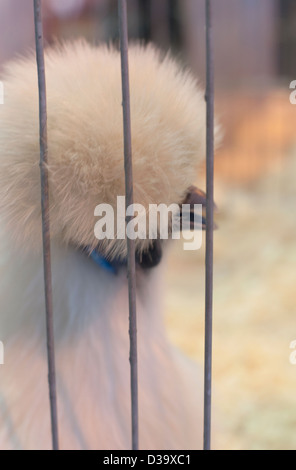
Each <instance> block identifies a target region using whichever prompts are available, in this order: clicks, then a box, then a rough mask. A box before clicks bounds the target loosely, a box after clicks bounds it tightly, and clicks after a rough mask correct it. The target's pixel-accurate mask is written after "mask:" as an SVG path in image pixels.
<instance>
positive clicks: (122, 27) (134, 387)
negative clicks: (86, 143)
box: [118, 0, 139, 450]
mask: <svg viewBox="0 0 296 470" xmlns="http://www.w3.org/2000/svg"><path fill="white" fill-rule="evenodd" d="M118 13H119V37H120V52H121V78H122V107H123V130H124V171H125V193H126V208H127V207H128V206H130V205H132V204H133V171H132V144H131V115H130V92H129V69H128V25H127V7H126V0H118ZM131 219H132V217H126V224H128V222H129V221H130V220H131ZM127 275H128V296H129V335H130V370H131V377H130V379H131V420H132V449H133V450H138V448H139V426H138V355H137V313H136V257H135V241H134V240H132V239H130V238H129V237H127Z"/></svg>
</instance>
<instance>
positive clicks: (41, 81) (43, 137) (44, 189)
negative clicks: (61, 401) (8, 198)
mask: <svg viewBox="0 0 296 470" xmlns="http://www.w3.org/2000/svg"><path fill="white" fill-rule="evenodd" d="M34 19H35V41H36V60H37V71H38V90H39V126H40V178H41V210H42V240H43V266H44V289H45V312H46V334H47V360H48V385H49V402H50V417H51V433H52V448H53V450H58V448H59V444H58V419H57V400H56V379H55V354H54V334H53V308H52V280H51V256H50V225H49V190H48V171H47V155H48V149H47V107H46V82H45V65H44V49H43V25H42V5H41V0H34Z"/></svg>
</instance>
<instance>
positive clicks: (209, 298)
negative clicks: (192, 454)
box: [204, 0, 214, 450]
mask: <svg viewBox="0 0 296 470" xmlns="http://www.w3.org/2000/svg"><path fill="white" fill-rule="evenodd" d="M205 7H206V103H207V111H206V129H207V130H206V180H207V182H206V185H207V189H206V192H207V198H206V199H207V201H206V214H207V217H206V259H205V263H206V266H205V270H206V281H205V347H204V361H205V362H204V450H209V449H210V448H211V402H212V337H213V333H212V324H213V229H214V215H213V214H214V64H213V35H212V11H211V10H212V5H211V0H205Z"/></svg>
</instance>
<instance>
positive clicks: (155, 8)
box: [0, 0, 296, 450]
mask: <svg viewBox="0 0 296 470" xmlns="http://www.w3.org/2000/svg"><path fill="white" fill-rule="evenodd" d="M212 1H213V27H214V42H215V76H216V79H215V81H216V83H215V87H216V113H217V116H218V118H219V120H220V122H221V124H222V127H223V130H224V140H223V143H222V145H221V146H220V148H219V149H218V151H217V153H216V159H215V200H216V204H217V206H218V209H219V210H218V213H217V223H218V225H219V228H218V230H217V231H216V233H215V242H214V244H215V247H214V257H215V262H214V351H213V352H214V358H213V405H214V412H213V416H214V417H215V418H216V419H217V421H218V423H217V429H216V432H215V439H214V440H215V447H216V448H220V449H232V450H234V449H296V394H295V390H296V365H295V364H292V362H291V361H290V355H291V353H293V349H291V347H290V344H291V342H292V341H293V340H296V321H295V313H296V294H295V290H296V289H295V286H296V185H295V178H296V105H293V104H292V103H291V102H290V94H291V92H292V91H293V90H291V89H290V88H289V86H290V83H291V81H292V80H296V62H295V56H296V2H295V0H212ZM43 3H44V27H45V35H46V41H47V43H48V44H51V43H52V42H54V41H55V39H61V38H67V39H71V38H75V37H81V36H83V37H86V38H87V39H88V40H89V41H91V42H95V43H100V42H102V41H103V42H105V41H107V42H110V41H115V42H118V24H117V1H116V0H63V1H59V0H44V1H43ZM128 9H129V34H130V38H131V39H140V40H142V41H143V42H148V41H153V42H154V43H156V44H157V45H158V46H159V47H160V48H162V49H163V50H165V51H166V50H171V51H172V52H173V54H174V55H176V56H177V57H178V59H179V60H180V61H181V62H182V63H183V64H184V65H185V66H188V67H190V68H191V69H192V70H193V73H194V74H195V75H196V76H197V77H198V78H199V80H200V83H201V85H204V83H205V40H204V35H205V28H204V0H128ZM31 47H34V29H33V1H32V0H0V71H1V67H2V65H3V63H4V62H5V61H6V60H8V59H11V58H13V57H15V56H16V55H18V54H20V53H25V52H26V51H27V50H28V48H31ZM196 184H197V185H198V186H199V187H201V188H203V189H205V172H204V168H201V169H200V171H199V174H198V175H196ZM168 263H169V264H168V268H167V278H166V281H167V282H166V283H167V286H166V288H167V290H166V322H167V326H168V333H169V335H170V338H171V339H172V341H173V342H174V343H175V344H176V345H177V346H178V347H180V348H181V349H183V351H184V352H185V353H186V354H188V355H189V356H190V357H192V358H193V359H195V360H197V361H198V362H200V363H201V364H202V361H203V347H204V343H203V334H204V265H205V259H204V244H203V248H202V249H201V250H199V251H198V252H192V251H190V252H186V251H183V249H182V243H181V241H180V243H178V242H176V243H175V244H174V246H173V247H172V251H171V254H170V257H169V260H168Z"/></svg>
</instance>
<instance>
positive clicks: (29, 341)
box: [0, 238, 202, 449]
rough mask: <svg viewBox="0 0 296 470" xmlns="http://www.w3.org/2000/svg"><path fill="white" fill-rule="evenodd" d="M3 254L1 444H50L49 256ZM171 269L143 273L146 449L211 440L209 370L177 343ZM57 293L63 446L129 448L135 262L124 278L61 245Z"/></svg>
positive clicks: (140, 279) (192, 445)
mask: <svg viewBox="0 0 296 470" xmlns="http://www.w3.org/2000/svg"><path fill="white" fill-rule="evenodd" d="M1 244H2V247H3V238H2V240H1ZM2 253H3V254H2V256H1V278H2V279H5V282H4V283H3V284H2V285H1V302H2V301H4V302H3V303H2V304H1V307H2V308H3V311H4V312H5V314H4V315H2V317H1V318H0V331H1V335H2V338H3V342H4V346H5V365H3V366H1V369H0V373H1V393H0V416H1V419H0V422H1V426H0V447H1V449H3V448H5V449H11V448H19V449H46V448H50V445H51V440H50V422H49V397H48V386H47V375H46V374H47V372H46V371H47V358H46V337H45V317H44V315H43V312H44V298H43V285H42V282H43V281H42V260H41V257H40V256H34V257H32V256H30V257H28V258H24V259H22V257H20V255H19V253H12V254H11V253H9V252H7V251H6V250H4V251H2ZM139 271H140V272H139ZM161 271H162V267H157V268H155V269H153V273H152V272H146V271H144V272H141V268H139V270H138V273H137V274H138V295H137V314H138V336H139V342H138V348H139V359H138V361H139V415H140V447H141V448H143V449H176V448H179V449H192V448H197V447H199V446H200V445H201V431H202V428H201V402H202V396H201V390H202V386H201V385H202V384H201V380H200V377H199V376H200V371H198V369H197V367H194V366H193V365H192V364H191V363H190V362H189V361H188V360H187V359H185V358H183V357H182V356H181V355H180V354H179V353H178V352H176V351H175V350H174V349H173V348H172V347H171V345H170V344H169V343H168V341H167V338H166V334H165V329H164V325H163V318H162V305H161V303H160V299H161V298H162V295H161V290H162V281H161V278H162V276H161ZM53 294H54V312H55V326H56V328H55V333H56V334H55V341H56V364H57V395H58V417H59V434H60V445H61V448H62V449H129V448H130V446H131V430H130V423H131V418H130V370H129V360H128V358H129V338H128V298H127V279H126V272H125V269H124V268H123V269H122V270H121V272H119V273H118V274H117V275H114V274H112V273H109V272H107V271H105V270H104V269H102V268H100V267H98V266H97V265H96V264H95V263H93V261H92V260H91V259H89V258H87V257H86V256H85V255H84V254H83V253H79V252H76V251H73V250H71V249H59V248H56V247H53Z"/></svg>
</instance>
